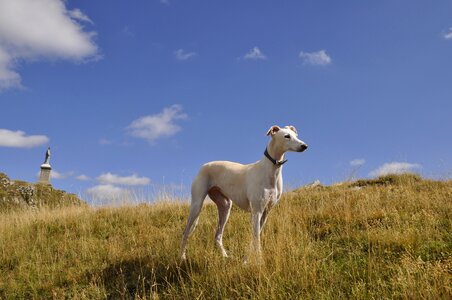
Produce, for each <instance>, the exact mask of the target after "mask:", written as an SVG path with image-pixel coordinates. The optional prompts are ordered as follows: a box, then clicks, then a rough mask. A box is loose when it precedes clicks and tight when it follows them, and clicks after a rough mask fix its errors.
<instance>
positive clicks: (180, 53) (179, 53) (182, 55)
mask: <svg viewBox="0 0 452 300" xmlns="http://www.w3.org/2000/svg"><path fill="white" fill-rule="evenodd" d="M174 55H175V56H176V59H178V60H188V59H190V58H193V57H195V56H196V55H197V54H196V52H186V51H185V50H184V49H177V50H176V51H174Z"/></svg>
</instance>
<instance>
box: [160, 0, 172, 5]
mask: <svg viewBox="0 0 452 300" xmlns="http://www.w3.org/2000/svg"><path fill="white" fill-rule="evenodd" d="M160 3H162V4H166V5H168V4H170V2H169V0H160Z"/></svg>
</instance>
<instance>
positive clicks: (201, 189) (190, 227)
mask: <svg viewBox="0 0 452 300" xmlns="http://www.w3.org/2000/svg"><path fill="white" fill-rule="evenodd" d="M206 196H207V190H206V184H205V180H203V178H199V177H198V178H197V179H196V180H195V181H194V182H193V185H192V188H191V204H190V212H189V214H188V220H187V225H186V226H185V229H184V233H183V235H182V242H181V259H185V258H186V252H187V241H188V237H189V236H190V235H191V234H192V232H193V231H194V230H195V227H196V225H197V224H198V217H199V213H200V212H201V208H202V205H203V203H204V199H205V198H206Z"/></svg>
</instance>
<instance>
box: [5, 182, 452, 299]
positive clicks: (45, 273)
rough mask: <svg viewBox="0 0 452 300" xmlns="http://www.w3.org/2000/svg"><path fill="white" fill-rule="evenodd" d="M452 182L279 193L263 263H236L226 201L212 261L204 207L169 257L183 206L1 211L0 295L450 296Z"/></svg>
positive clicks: (234, 216)
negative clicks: (220, 242)
mask: <svg viewBox="0 0 452 300" xmlns="http://www.w3.org/2000/svg"><path fill="white" fill-rule="evenodd" d="M451 199H452V182H450V181H448V182H440V181H429V180H423V179H421V178H419V177H417V176H412V175H403V176H387V177H383V178H379V179H376V180H361V181H357V182H354V183H351V184H342V185H339V186H333V187H322V186H318V187H313V188H300V189H298V190H295V191H293V192H289V193H286V194H284V195H283V198H282V200H281V202H280V204H279V205H278V206H277V207H275V208H274V210H273V211H272V212H271V214H270V216H269V220H268V223H267V225H266V227H265V229H264V232H263V256H264V261H265V263H264V264H262V265H259V264H254V263H250V264H247V265H244V264H243V263H242V258H243V256H244V255H245V254H246V253H247V251H248V248H249V239H250V236H251V233H250V228H249V227H250V225H249V222H250V217H249V215H248V214H247V213H245V212H242V211H239V210H238V209H236V208H235V207H234V208H233V211H232V212H231V217H230V221H229V223H228V224H227V226H226V230H225V236H224V244H225V247H226V248H227V249H228V250H229V252H230V254H231V255H232V257H231V258H228V259H223V258H221V257H220V255H219V251H218V249H216V248H215V243H214V238H213V237H214V231H215V227H216V222H217V212H216V207H215V206H214V205H205V207H204V209H203V211H202V212H201V216H200V222H199V225H198V228H197V229H196V231H195V232H194V234H193V235H192V237H191V238H190V241H189V249H188V250H189V252H188V257H189V259H188V261H187V262H184V263H181V262H180V261H179V260H178V254H179V242H180V237H181V233H182V229H183V227H184V224H185V220H186V216H187V213H188V205H187V204H184V203H176V202H174V203H160V204H155V205H150V206H149V205H139V206H136V207H120V208H100V209H94V208H90V207H68V208H60V209H56V210H46V209H42V210H39V211H38V212H30V211H25V212H14V213H9V214H4V215H2V218H1V219H0V241H1V243H0V298H52V297H53V298H56V299H61V298H65V297H66V298H75V299H105V298H112V299H118V298H119V299H129V298H159V299H166V298H169V299H194V298H199V299H224V298H229V299H240V298H247V299H249V298H253V299H271V298H272V299H350V298H352V299H372V298H374V299H384V298H398V299H419V298H427V299H451V298H452V283H451V273H452V235H451V232H452V224H451V222H452V221H451V220H452V201H451Z"/></svg>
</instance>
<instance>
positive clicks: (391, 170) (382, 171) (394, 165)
mask: <svg viewBox="0 0 452 300" xmlns="http://www.w3.org/2000/svg"><path fill="white" fill-rule="evenodd" d="M420 168H421V165H419V164H411V163H406V162H391V163H385V164H383V165H382V166H380V167H379V168H377V169H375V170H373V171H372V172H370V173H369V175H370V176H383V175H388V174H403V173H407V172H413V171H414V170H416V169H420Z"/></svg>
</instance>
